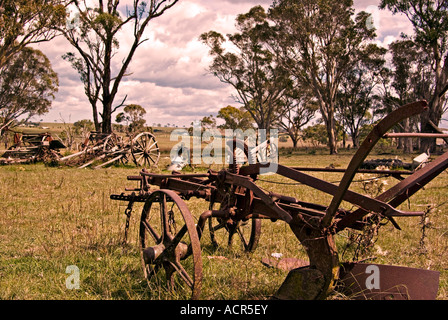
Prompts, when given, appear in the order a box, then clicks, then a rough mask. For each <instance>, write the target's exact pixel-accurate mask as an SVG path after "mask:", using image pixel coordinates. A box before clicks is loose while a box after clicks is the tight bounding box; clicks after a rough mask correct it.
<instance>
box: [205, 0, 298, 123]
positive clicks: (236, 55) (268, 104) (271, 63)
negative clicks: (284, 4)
mask: <svg viewBox="0 0 448 320" xmlns="http://www.w3.org/2000/svg"><path fill="white" fill-rule="evenodd" d="M236 28H237V30H238V32H236V33H234V34H228V35H226V36H223V35H222V34H220V33H219V32H216V31H209V32H206V33H203V34H202V35H201V36H200V39H201V40H202V42H203V43H204V44H206V45H207V46H208V47H209V48H210V55H211V56H212V57H213V62H212V64H211V65H210V68H209V71H210V72H211V73H212V74H214V75H215V76H216V77H217V78H218V79H219V80H220V81H222V82H223V83H226V84H229V85H231V86H232V87H233V88H234V89H235V91H236V95H235V100H236V101H237V102H238V103H241V104H242V105H243V107H244V109H245V110H246V111H247V112H248V113H249V114H250V115H251V117H252V118H253V119H254V121H255V123H256V124H257V126H258V128H259V129H270V128H271V127H272V125H273V123H274V121H275V120H276V118H277V117H278V115H279V113H280V108H281V106H282V101H281V100H282V95H283V94H284V92H285V91H286V90H287V89H288V88H289V87H290V86H291V84H292V82H291V79H290V73H289V71H288V70H287V69H285V68H284V66H283V65H282V64H281V63H280V62H279V60H278V59H277V56H276V55H275V54H274V53H273V52H272V51H271V50H270V48H269V46H268V45H267V41H268V39H270V38H271V37H272V36H273V35H272V32H273V31H272V28H271V26H270V25H269V21H268V16H267V13H266V11H265V10H264V8H263V7H261V6H255V7H253V8H252V9H250V11H249V12H248V13H246V14H240V15H238V16H237V19H236Z"/></svg>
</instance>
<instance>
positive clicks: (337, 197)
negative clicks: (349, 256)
mask: <svg viewBox="0 0 448 320" xmlns="http://www.w3.org/2000/svg"><path fill="white" fill-rule="evenodd" d="M427 108H428V103H427V102H426V101H418V102H414V103H410V104H407V105H405V106H402V107H400V108H398V109H397V110H395V111H393V112H391V113H389V114H388V115H387V116H386V117H385V118H384V119H382V120H381V121H380V122H379V123H378V124H377V125H376V126H375V127H374V128H373V130H372V131H371V132H370V133H369V135H368V136H367V137H366V139H365V140H364V142H363V143H362V144H361V146H360V147H359V149H358V151H357V152H356V153H355V155H354V156H353V158H352V160H351V161H350V163H349V165H348V167H347V171H346V172H345V174H344V176H343V177H342V180H341V182H340V184H339V187H338V189H337V191H336V193H335V194H334V197H333V199H332V201H331V203H330V205H329V206H328V209H327V213H326V215H325V217H324V218H323V219H322V227H323V228H326V227H329V226H330V224H331V223H332V221H333V218H334V216H335V214H336V211H337V209H338V208H339V205H340V204H341V202H342V200H344V198H345V196H344V195H345V194H346V193H347V191H348V187H349V186H350V183H351V182H352V180H353V177H354V176H355V174H356V171H357V170H358V168H359V167H360V166H361V164H362V163H363V162H364V160H365V158H366V157H367V155H368V154H369V153H370V151H371V150H372V148H373V147H374V146H375V144H376V143H377V142H378V141H379V140H380V139H381V138H382V137H383V135H384V134H385V133H386V132H387V131H389V130H390V129H391V128H392V127H393V126H394V125H396V124H397V123H399V122H400V121H402V120H404V119H407V118H409V117H412V116H415V115H418V114H420V113H422V112H423V111H425V110H426V109H427Z"/></svg>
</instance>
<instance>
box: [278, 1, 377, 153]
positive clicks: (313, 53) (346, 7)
mask: <svg viewBox="0 0 448 320" xmlns="http://www.w3.org/2000/svg"><path fill="white" fill-rule="evenodd" d="M269 16H270V18H271V19H272V21H274V23H275V26H276V28H277V32H278V41H281V44H282V47H283V50H282V51H281V52H282V55H283V57H284V62H285V63H286V65H287V66H288V69H289V70H290V71H291V72H292V73H293V75H294V77H295V78H296V79H297V81H299V82H300V83H307V84H309V86H310V88H311V89H312V91H313V94H314V96H315V97H316V99H317V102H318V105H319V112H320V114H321V116H322V118H323V120H324V123H325V126H326V129H327V134H328V145H329V148H330V154H335V153H337V132H336V131H337V130H336V107H337V100H338V92H339V89H340V85H341V83H342V81H343V79H344V77H345V75H346V74H347V72H348V71H350V70H351V69H352V68H353V64H354V59H353V56H354V55H356V52H357V51H358V48H359V47H361V46H364V45H367V44H368V43H369V42H370V40H372V39H373V38H374V37H375V30H374V29H373V28H371V24H370V23H368V22H369V21H368V19H369V15H368V14H366V13H365V12H361V13H359V14H358V15H356V16H355V15H354V8H353V1H351V0H341V1H332V0H318V1H315V0H299V1H297V0H275V1H274V3H273V6H272V7H271V9H270V13H269Z"/></svg>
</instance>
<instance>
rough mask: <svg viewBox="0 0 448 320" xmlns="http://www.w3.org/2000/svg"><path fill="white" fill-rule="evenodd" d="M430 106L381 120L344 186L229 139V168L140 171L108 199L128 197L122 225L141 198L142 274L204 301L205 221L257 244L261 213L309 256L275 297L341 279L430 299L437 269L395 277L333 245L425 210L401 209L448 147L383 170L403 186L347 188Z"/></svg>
mask: <svg viewBox="0 0 448 320" xmlns="http://www.w3.org/2000/svg"><path fill="white" fill-rule="evenodd" d="M426 109H427V103H426V102H425V101H420V102H416V103H412V104H409V105H405V106H403V107H401V108H399V109H397V110H396V111H394V112H392V113H390V114H389V115H388V116H386V117H385V118H384V119H383V120H381V121H380V122H379V123H378V124H377V125H376V126H375V127H374V128H373V130H372V131H371V132H370V134H369V135H368V136H367V138H366V139H365V140H364V142H363V144H362V145H361V146H360V148H359V149H358V150H357V152H356V153H355V155H354V156H353V158H352V160H351V162H350V163H349V165H348V167H347V168H346V169H345V170H344V173H343V177H342V180H341V182H340V183H339V185H336V184H334V183H330V182H327V181H324V180H321V179H318V178H316V177H313V176H311V175H309V174H306V173H305V172H304V170H300V169H298V168H293V167H287V166H284V165H281V164H278V163H276V164H275V165H272V163H269V162H265V163H262V162H253V161H249V160H250V159H246V161H249V163H248V164H247V163H246V164H240V163H238V162H237V161H235V160H236V159H235V158H236V157H235V156H234V155H235V154H236V150H237V149H240V150H244V152H245V154H246V155H249V154H250V150H248V148H247V145H245V144H244V142H242V141H240V140H237V139H233V140H230V141H228V147H229V150H230V152H231V154H232V155H233V157H231V159H232V160H233V161H230V164H229V167H228V168H226V169H223V170H221V171H212V170H209V171H208V172H207V173H193V174H181V173H179V172H173V173H172V174H155V173H150V172H148V171H147V170H145V169H143V170H142V171H141V172H140V174H139V175H137V176H128V177H127V179H128V180H130V181H137V182H138V187H136V188H132V189H126V192H123V193H121V194H112V195H111V199H114V200H120V201H126V202H128V206H127V209H126V212H125V213H126V215H127V223H126V232H127V228H128V226H129V218H130V215H131V211H132V206H133V204H134V203H135V202H141V203H144V206H143V210H142V213H141V216H140V224H139V248H140V252H141V260H142V264H143V270H144V275H145V277H146V279H147V280H148V281H151V280H152V279H153V278H156V275H157V274H158V273H159V272H160V271H165V277H166V280H167V283H168V285H169V286H170V287H172V288H173V287H175V286H176V285H175V283H177V286H178V285H179V283H180V284H181V285H183V286H184V287H185V288H187V291H188V292H189V296H190V297H191V298H193V299H197V298H199V297H200V292H201V283H202V276H203V273H202V259H201V244H200V239H201V236H202V235H203V233H204V232H205V227H206V225H207V224H208V228H209V232H210V237H211V240H212V241H217V240H216V237H215V234H216V233H218V232H220V231H224V232H226V233H227V235H226V237H227V243H228V244H231V243H232V240H233V239H239V240H241V242H242V243H243V245H244V248H245V250H246V251H253V250H255V249H256V247H257V243H258V241H259V238H260V230H261V229H260V228H261V224H260V219H270V220H272V221H277V220H281V221H284V222H286V223H287V224H288V225H289V227H290V229H291V230H292V232H293V233H294V235H295V236H296V237H297V239H298V240H299V242H300V243H301V245H302V246H303V248H304V249H305V251H306V253H307V255H308V258H309V265H308V266H305V267H301V268H297V269H293V270H291V271H290V272H289V274H288V276H287V278H286V279H285V281H284V283H283V284H282V285H281V287H280V288H279V290H278V292H276V293H275V294H274V298H278V299H322V298H326V297H327V296H328V294H329V292H331V291H332V290H333V289H334V287H335V286H336V285H338V284H341V283H343V284H345V286H346V288H350V289H352V290H354V292H355V293H357V294H360V293H362V294H360V295H362V297H364V298H373V299H388V298H389V299H415V298H417V299H419V298H422V299H434V298H435V294H436V293H437V289H438V273H437V272H435V271H429V270H420V269H411V268H403V267H397V268H401V269H400V270H399V271H398V273H399V274H401V276H397V271H396V269H394V267H393V266H384V265H383V266H382V265H374V264H367V265H364V264H362V263H342V262H341V261H340V257H339V254H338V249H337V247H336V244H335V235H336V234H338V233H339V232H341V231H342V230H345V229H353V230H363V229H364V228H368V227H369V226H370V225H371V224H372V223H374V222H373V221H376V222H381V221H383V220H388V221H391V222H392V224H393V225H394V226H395V227H396V228H400V227H399V225H398V223H397V221H396V220H395V217H416V216H422V215H423V214H424V213H423V212H410V211H403V210H399V209H397V207H398V206H399V205H400V204H401V203H403V202H404V201H406V199H408V198H409V197H411V196H412V195H413V194H414V193H416V192H417V191H418V190H420V189H421V188H423V187H424V186H425V185H426V184H427V183H429V182H430V181H431V180H433V179H434V178H435V177H437V176H438V175H439V174H440V173H442V172H443V171H444V170H445V169H446V168H447V167H448V152H447V153H445V154H443V155H441V156H439V157H437V158H436V159H435V160H433V161H432V162H430V163H428V164H426V165H425V166H423V167H421V168H420V169H418V170H416V171H413V172H401V171H397V170H395V171H392V170H385V172H386V171H387V172H388V173H389V174H391V175H393V176H395V177H399V179H398V183H397V184H396V185H394V186H393V187H391V188H390V189H388V190H387V191H385V192H383V193H381V194H380V195H378V196H376V197H370V196H367V195H363V194H361V193H357V192H354V191H351V190H350V189H349V187H350V184H351V182H352V181H353V178H354V176H355V174H357V173H358V172H359V171H360V169H359V168H360V166H361V164H362V163H363V161H364V160H365V158H366V157H367V155H368V154H369V152H370V151H371V150H372V148H373V147H374V146H375V144H376V143H377V142H378V141H379V139H381V138H383V137H385V136H386V134H387V132H388V130H389V129H391V128H392V127H393V126H394V125H396V124H397V123H399V122H400V121H402V120H403V119H405V118H408V117H411V116H415V115H418V114H420V113H422V112H425V110H426ZM420 136H425V134H422V135H420ZM432 136H433V137H434V135H432ZM249 158H250V157H249ZM251 162H252V163H251ZM266 171H271V172H272V173H275V174H277V175H280V176H283V177H286V178H289V179H291V180H293V181H295V182H297V183H300V184H303V185H306V186H309V187H311V188H314V189H317V190H319V191H322V192H324V193H326V194H329V195H331V196H332V201H331V202H330V203H329V204H315V203H310V202H307V201H306V199H297V198H296V197H294V196H290V195H283V194H278V193H275V192H270V191H267V190H264V189H261V188H260V187H259V186H257V184H256V181H257V179H258V177H259V175H260V174H261V173H263V172H266ZM405 175H406V177H403V176H405ZM192 197H195V198H199V199H204V200H206V201H208V202H209V209H208V210H206V211H205V212H203V213H202V214H201V215H200V217H199V219H198V220H195V219H194V218H193V215H192V214H191V212H190V210H189V208H188V206H187V204H186V202H185V200H189V199H190V198H192ZM343 201H344V202H346V203H349V204H351V205H352V209H343V208H341V203H342V202H343ZM353 208H356V209H353ZM243 229H248V232H247V233H245V232H243ZM360 270H361V271H360ZM375 272H377V274H374V273H375ZM369 276H378V277H381V281H378V283H375V282H374V281H372V279H369V280H368V281H367V280H366V278H367V277H369ZM379 283H381V286H380V285H378V284H379ZM403 287H405V289H404V290H403ZM434 290H435V293H434Z"/></svg>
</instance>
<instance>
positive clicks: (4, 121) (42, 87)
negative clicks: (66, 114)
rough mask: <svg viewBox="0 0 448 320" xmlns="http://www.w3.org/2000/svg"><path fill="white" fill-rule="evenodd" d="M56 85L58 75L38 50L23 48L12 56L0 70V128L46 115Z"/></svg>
mask: <svg viewBox="0 0 448 320" xmlns="http://www.w3.org/2000/svg"><path fill="white" fill-rule="evenodd" d="M58 86H59V82H58V75H57V73H56V72H55V71H54V70H53V68H52V66H51V63H50V60H49V59H48V58H47V56H45V55H44V54H43V53H42V52H41V51H39V50H37V49H33V48H31V47H25V48H23V49H22V50H20V51H19V52H18V53H16V54H15V55H13V56H12V58H9V59H8V61H7V62H6V63H5V64H4V68H2V69H1V70H0V128H4V127H5V126H6V125H9V126H10V127H11V125H10V124H12V123H13V122H14V120H17V119H19V118H21V119H22V121H21V122H24V121H27V120H29V119H30V118H31V117H33V116H35V115H42V114H45V113H47V112H48V111H49V109H50V107H51V103H52V100H53V99H54V97H55V96H54V95H55V93H56V92H57V91H58ZM16 124H17V122H16Z"/></svg>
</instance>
